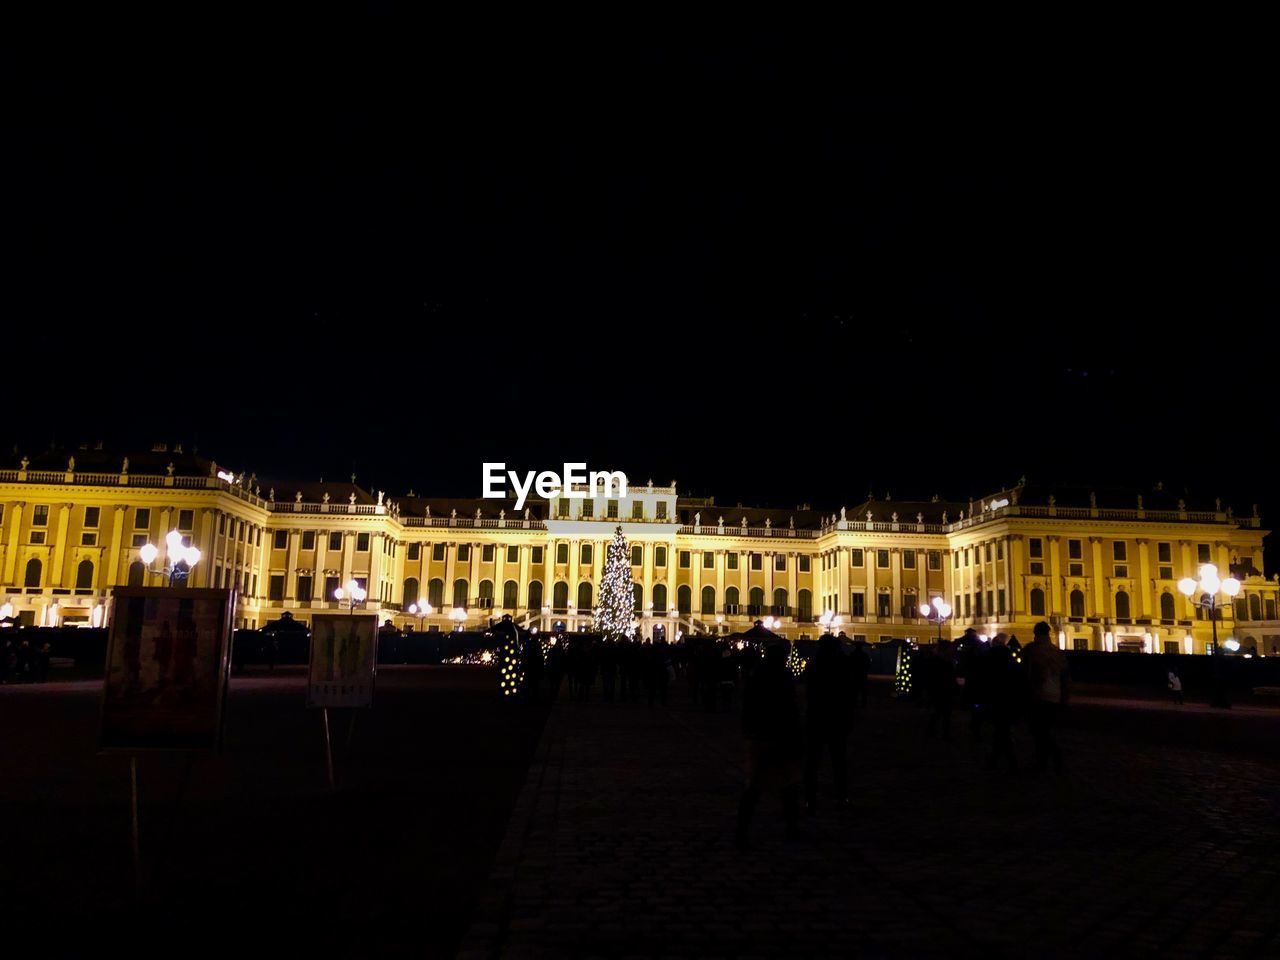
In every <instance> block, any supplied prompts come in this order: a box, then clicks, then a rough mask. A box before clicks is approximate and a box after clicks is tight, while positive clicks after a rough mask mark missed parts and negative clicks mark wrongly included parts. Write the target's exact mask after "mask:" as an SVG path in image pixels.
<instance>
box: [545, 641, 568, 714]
mask: <svg viewBox="0 0 1280 960" xmlns="http://www.w3.org/2000/svg"><path fill="white" fill-rule="evenodd" d="M563 679H564V638H563V637H554V636H553V637H552V638H551V650H550V651H549V652H548V653H547V698H548V699H550V700H553V701H554V700H555V699H556V697H558V696H559V695H560V683H561V681H562V680H563Z"/></svg>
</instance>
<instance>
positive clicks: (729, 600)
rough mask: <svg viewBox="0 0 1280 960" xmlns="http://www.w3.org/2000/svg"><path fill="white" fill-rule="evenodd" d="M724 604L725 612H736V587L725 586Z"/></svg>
mask: <svg viewBox="0 0 1280 960" xmlns="http://www.w3.org/2000/svg"><path fill="white" fill-rule="evenodd" d="M724 606H725V613H737V612H738V588H737V587H725V590H724Z"/></svg>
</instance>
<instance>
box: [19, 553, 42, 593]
mask: <svg viewBox="0 0 1280 960" xmlns="http://www.w3.org/2000/svg"><path fill="white" fill-rule="evenodd" d="M43 569H44V568H43V566H42V565H41V563H40V561H39V560H37V559H36V558H35V557H32V558H31V559H30V560H28V561H27V573H26V576H25V577H24V578H23V581H22V583H23V586H26V587H38V586H40V573H41V571H42V570H43Z"/></svg>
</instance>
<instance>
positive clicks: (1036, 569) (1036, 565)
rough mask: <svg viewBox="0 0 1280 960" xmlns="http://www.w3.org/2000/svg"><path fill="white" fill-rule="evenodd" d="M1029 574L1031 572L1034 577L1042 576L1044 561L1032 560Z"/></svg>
mask: <svg viewBox="0 0 1280 960" xmlns="http://www.w3.org/2000/svg"><path fill="white" fill-rule="evenodd" d="M1031 572H1032V574H1034V575H1035V576H1042V575H1043V574H1044V561H1043V560H1032V561H1031Z"/></svg>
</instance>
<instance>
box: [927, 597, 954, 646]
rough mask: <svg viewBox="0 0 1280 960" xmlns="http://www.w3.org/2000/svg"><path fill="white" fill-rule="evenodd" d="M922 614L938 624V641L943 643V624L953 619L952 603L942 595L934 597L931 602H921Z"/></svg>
mask: <svg viewBox="0 0 1280 960" xmlns="http://www.w3.org/2000/svg"><path fill="white" fill-rule="evenodd" d="M920 616H922V617H924V618H925V619H926V620H928V621H929V622H930V623H936V624H937V625H938V643H939V644H941V643H942V625H943V624H944V623H946V622H947V621H948V620H950V619H951V604H949V603H947V601H945V600H943V599H942V598H941V597H934V598H933V599H932V600H931V601H930V602H928V603H922V604H920Z"/></svg>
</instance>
